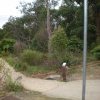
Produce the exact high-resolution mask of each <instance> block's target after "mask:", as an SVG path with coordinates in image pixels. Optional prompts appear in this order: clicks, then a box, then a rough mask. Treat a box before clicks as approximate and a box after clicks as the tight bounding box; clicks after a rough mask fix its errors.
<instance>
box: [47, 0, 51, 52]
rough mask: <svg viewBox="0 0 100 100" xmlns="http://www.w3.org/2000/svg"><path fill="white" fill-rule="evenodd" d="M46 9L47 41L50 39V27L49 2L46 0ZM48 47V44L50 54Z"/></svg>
mask: <svg viewBox="0 0 100 100" xmlns="http://www.w3.org/2000/svg"><path fill="white" fill-rule="evenodd" d="M46 8H47V34H48V41H49V39H50V37H51V27H50V10H49V0H46ZM50 51H51V49H50V45H49V43H48V53H50Z"/></svg>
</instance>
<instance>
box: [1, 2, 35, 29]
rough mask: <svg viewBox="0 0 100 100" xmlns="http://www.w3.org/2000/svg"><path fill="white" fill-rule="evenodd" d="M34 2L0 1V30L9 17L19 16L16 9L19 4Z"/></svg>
mask: <svg viewBox="0 0 100 100" xmlns="http://www.w3.org/2000/svg"><path fill="white" fill-rule="evenodd" d="M32 1H34V0H0V28H1V27H2V25H3V24H5V23H6V22H7V21H8V18H9V17H10V16H14V17H15V16H21V13H20V11H18V9H16V7H17V6H19V3H20V2H32Z"/></svg>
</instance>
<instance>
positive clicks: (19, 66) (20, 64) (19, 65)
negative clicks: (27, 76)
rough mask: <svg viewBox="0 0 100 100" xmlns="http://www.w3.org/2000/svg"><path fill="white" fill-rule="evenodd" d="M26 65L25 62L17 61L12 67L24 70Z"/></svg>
mask: <svg viewBox="0 0 100 100" xmlns="http://www.w3.org/2000/svg"><path fill="white" fill-rule="evenodd" d="M27 67H28V65H27V63H23V62H17V63H16V64H15V67H14V68H15V70H16V71H26V70H27Z"/></svg>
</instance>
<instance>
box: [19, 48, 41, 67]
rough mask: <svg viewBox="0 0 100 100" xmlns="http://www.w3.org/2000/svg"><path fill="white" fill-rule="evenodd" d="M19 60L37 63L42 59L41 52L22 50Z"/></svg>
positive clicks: (31, 63)
mask: <svg viewBox="0 0 100 100" xmlns="http://www.w3.org/2000/svg"><path fill="white" fill-rule="evenodd" d="M21 60H22V61H23V62H26V63H27V64H29V65H39V64H41V63H42V61H43V54H42V53H41V52H38V51H35V50H24V51H23V53H22V54H21Z"/></svg>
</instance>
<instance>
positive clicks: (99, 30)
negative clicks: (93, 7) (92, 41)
mask: <svg viewBox="0 0 100 100" xmlns="http://www.w3.org/2000/svg"><path fill="white" fill-rule="evenodd" d="M96 37H97V40H96V41H97V44H99V43H100V12H98V13H97V14H96Z"/></svg>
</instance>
